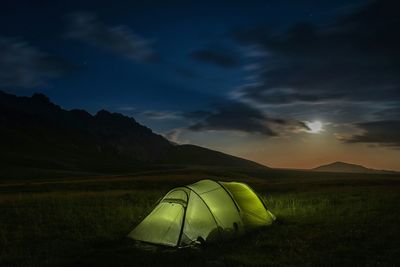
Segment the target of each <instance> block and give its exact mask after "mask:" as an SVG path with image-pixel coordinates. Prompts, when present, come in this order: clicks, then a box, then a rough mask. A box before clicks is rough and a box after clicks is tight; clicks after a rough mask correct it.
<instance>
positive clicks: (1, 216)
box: [0, 187, 400, 266]
mask: <svg viewBox="0 0 400 267" xmlns="http://www.w3.org/2000/svg"><path fill="white" fill-rule="evenodd" d="M164 193H165V191H163V190H150V189H143V190H134V189H133V190H122V189H113V190H108V191H107V190H102V191H83V190H81V191H78V190H75V191H70V192H44V193H40V192H36V193H7V194H3V195H2V196H0V211H1V213H0V249H1V257H0V266H7V265H12V266H14V265H16V266H46V265H47V266H57V265H67V266H74V265H76V261H77V260H78V261H79V260H81V259H85V260H84V263H85V264H84V265H93V266H94V265H96V266H107V265H108V264H111V263H112V264H113V265H115V266H125V265H128V264H139V263H140V264H141V265H146V264H157V263H159V264H160V265H164V264H172V265H173V264H176V265H187V264H188V263H189V264H191V265H193V266H196V265H203V264H211V265H224V266H230V265H242V266H260V265H275V266H282V265H283V266H285V265H288V266H319V265H330V264H332V265H352V263H353V261H354V260H356V262H358V263H359V264H360V265H396V264H397V263H400V262H399V260H398V258H397V257H395V256H394V255H397V254H396V253H398V252H400V251H399V247H400V246H398V245H399V242H398V240H400V231H399V227H398V223H399V222H400V220H399V219H400V215H399V212H398V203H400V202H399V200H400V197H399V195H400V194H399V190H398V189H396V188H395V189H387V188H385V189H382V188H373V187H371V188H336V189H333V190H332V189H329V190H318V191H304V192H280V193H279V192H275V193H272V194H267V192H261V193H262V197H263V200H264V201H265V203H266V205H267V206H268V208H269V209H270V210H271V211H272V213H274V214H275V216H276V217H277V218H278V219H277V222H276V224H274V225H272V226H271V227H267V228H265V229H261V230H260V231H258V232H256V233H254V234H250V235H248V236H246V237H243V238H241V239H240V240H238V241H235V242H232V243H228V244H224V245H223V246H217V247H211V248H206V249H205V250H204V251H201V252H199V253H197V254H195V255H192V254H191V253H192V252H183V253H184V256H183V257H181V256H182V254H179V255H180V256H179V257H176V256H171V255H170V254H157V255H154V254H149V253H144V252H141V251H138V250H135V248H132V247H129V248H125V250H124V249H122V252H121V251H120V250H118V248H120V242H123V241H122V240H123V239H124V237H125V236H126V235H127V233H128V232H129V231H130V230H132V228H133V226H134V225H135V224H136V223H138V222H139V220H140V219H141V218H142V217H143V216H144V215H146V214H147V213H148V212H149V211H150V210H151V209H152V206H153V204H154V203H155V202H156V201H157V199H158V198H159V197H161V196H162V195H163V194H164ZM116 248H117V249H116ZM179 253H181V252H179ZM188 253H189V254H188ZM188 255H189V256H188Z"/></svg>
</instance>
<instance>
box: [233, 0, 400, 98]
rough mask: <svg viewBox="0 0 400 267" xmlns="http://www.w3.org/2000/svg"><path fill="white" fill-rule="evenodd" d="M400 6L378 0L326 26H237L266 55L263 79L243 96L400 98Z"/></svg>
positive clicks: (241, 35) (242, 36)
mask: <svg viewBox="0 0 400 267" xmlns="http://www.w3.org/2000/svg"><path fill="white" fill-rule="evenodd" d="M399 7H400V3H399V2H398V1H390V0H388V1H376V2H373V3H370V4H368V5H367V6H364V7H362V8H359V9H358V10H357V11H355V12H353V14H350V15H346V16H342V17H341V18H338V19H337V20H336V22H335V23H333V24H329V25H324V26H321V27H315V26H313V25H309V24H299V25H297V26H295V27H293V28H291V29H289V30H288V31H285V32H273V31H271V30H265V28H263V27H260V28H256V29H253V30H244V31H243V30H239V31H235V38H236V39H237V40H239V41H240V42H241V43H242V44H246V45H252V46H256V47H257V48H258V49H261V50H262V51H264V52H265V55H266V56H263V57H262V58H260V59H259V60H260V62H258V63H261V64H262V67H261V68H260V69H259V70H258V72H257V73H256V74H257V77H258V84H257V85H256V86H254V85H247V86H246V85H245V86H243V87H241V89H239V90H238V92H237V95H238V96H240V97H242V98H246V99H250V100H252V101H254V102H259V103H267V104H287V103H294V102H306V103H315V102H324V101H330V100H332V101H333V100H347V101H381V102H384V101H391V100H393V99H399V98H400V49H399V47H400V35H399V34H398V30H399V28H400V19H399V18H400V17H399V15H398V10H399Z"/></svg>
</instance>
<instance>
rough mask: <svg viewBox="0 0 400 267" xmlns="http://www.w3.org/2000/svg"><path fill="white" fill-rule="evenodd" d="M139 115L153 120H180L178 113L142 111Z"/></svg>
mask: <svg viewBox="0 0 400 267" xmlns="http://www.w3.org/2000/svg"><path fill="white" fill-rule="evenodd" d="M141 115H143V116H145V117H147V118H149V119H154V120H171V119H172V120H173V119H180V118H181V115H180V114H179V113H178V112H173V111H153V110H149V111H144V112H142V113H141Z"/></svg>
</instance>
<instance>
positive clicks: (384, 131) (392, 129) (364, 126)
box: [342, 120, 400, 147]
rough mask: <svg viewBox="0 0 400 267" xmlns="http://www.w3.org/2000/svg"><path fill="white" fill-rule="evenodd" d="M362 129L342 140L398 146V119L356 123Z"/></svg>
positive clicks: (399, 135) (399, 139) (399, 144)
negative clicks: (359, 132)
mask: <svg viewBox="0 0 400 267" xmlns="http://www.w3.org/2000/svg"><path fill="white" fill-rule="evenodd" d="M356 126H357V127H358V128H359V129H360V130H361V131H362V133H361V134H356V135H353V136H350V137H348V138H345V139H343V140H342V141H345V142H348V143H374V144H379V145H382V146H391V147H400V121H399V120H385V121H372V122H363V123H358V124H356Z"/></svg>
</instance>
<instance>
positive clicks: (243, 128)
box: [185, 101, 307, 136]
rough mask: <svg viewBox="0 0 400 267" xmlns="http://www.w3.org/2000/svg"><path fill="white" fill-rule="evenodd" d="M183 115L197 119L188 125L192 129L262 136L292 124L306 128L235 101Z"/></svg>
mask: <svg viewBox="0 0 400 267" xmlns="http://www.w3.org/2000/svg"><path fill="white" fill-rule="evenodd" d="M185 117H186V118H189V119H190V118H192V119H195V120H197V122H195V123H193V124H192V125H190V126H189V127H188V129H189V130H192V131H208V130H215V131H240V132H245V133H251V134H261V135H264V136H277V135H279V134H280V133H279V132H276V131H275V129H281V128H282V126H285V128H287V129H288V127H290V128H291V129H293V126H294V125H295V126H296V127H295V128H298V127H300V128H307V127H306V126H305V125H304V123H301V122H294V123H293V122H291V121H289V120H283V119H278V118H270V117H268V116H267V115H265V114H264V112H262V111H261V110H259V109H257V108H254V107H252V106H250V105H248V104H245V103H241V102H235V101H228V102H227V103H223V104H219V105H216V107H215V108H214V110H213V111H197V112H191V113H186V114H185ZM200 118H201V119H200ZM199 119H200V120H199ZM286 126H287V127H286Z"/></svg>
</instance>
